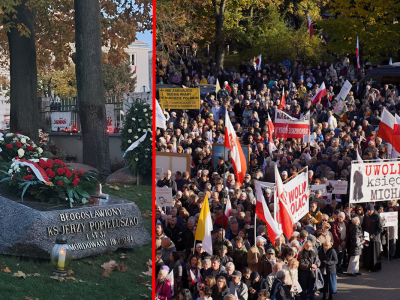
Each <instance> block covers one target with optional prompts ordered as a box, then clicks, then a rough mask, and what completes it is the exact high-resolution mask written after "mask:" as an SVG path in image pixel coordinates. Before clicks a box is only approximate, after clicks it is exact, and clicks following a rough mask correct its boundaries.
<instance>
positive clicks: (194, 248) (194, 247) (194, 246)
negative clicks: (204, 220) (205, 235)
mask: <svg viewBox="0 0 400 300" xmlns="http://www.w3.org/2000/svg"><path fill="white" fill-rule="evenodd" d="M194 251H196V237H195V238H194V245H193V253H192V254H194Z"/></svg>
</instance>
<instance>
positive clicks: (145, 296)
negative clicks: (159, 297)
mask: <svg viewBox="0 0 400 300" xmlns="http://www.w3.org/2000/svg"><path fill="white" fill-rule="evenodd" d="M140 296H142V297H143V298H149V296H147V295H145V294H140Z"/></svg>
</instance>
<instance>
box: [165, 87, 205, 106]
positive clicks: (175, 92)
mask: <svg viewBox="0 0 400 300" xmlns="http://www.w3.org/2000/svg"><path fill="white" fill-rule="evenodd" d="M159 92H160V105H161V107H162V108H163V109H200V89H198V88H196V89H173V88H165V89H164V88H161V89H159Z"/></svg>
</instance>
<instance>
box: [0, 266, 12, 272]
mask: <svg viewBox="0 0 400 300" xmlns="http://www.w3.org/2000/svg"><path fill="white" fill-rule="evenodd" d="M1 270H2V271H3V272H4V273H11V271H10V269H9V268H8V267H4V269H1Z"/></svg>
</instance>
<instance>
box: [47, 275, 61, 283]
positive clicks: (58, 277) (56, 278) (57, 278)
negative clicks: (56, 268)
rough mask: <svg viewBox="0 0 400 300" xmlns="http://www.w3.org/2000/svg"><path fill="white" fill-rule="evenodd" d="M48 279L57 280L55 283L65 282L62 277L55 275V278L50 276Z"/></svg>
mask: <svg viewBox="0 0 400 300" xmlns="http://www.w3.org/2000/svg"><path fill="white" fill-rule="evenodd" d="M50 278H51V279H54V280H57V281H59V282H64V281H65V278H64V277H61V276H57V275H55V276H50Z"/></svg>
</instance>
